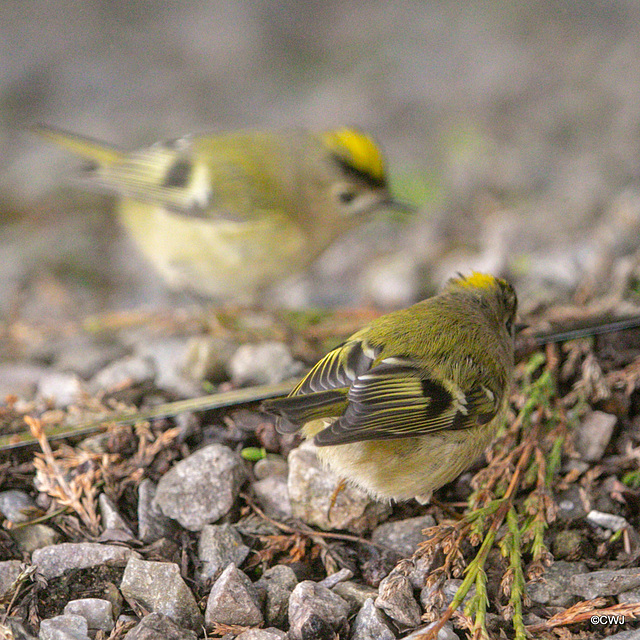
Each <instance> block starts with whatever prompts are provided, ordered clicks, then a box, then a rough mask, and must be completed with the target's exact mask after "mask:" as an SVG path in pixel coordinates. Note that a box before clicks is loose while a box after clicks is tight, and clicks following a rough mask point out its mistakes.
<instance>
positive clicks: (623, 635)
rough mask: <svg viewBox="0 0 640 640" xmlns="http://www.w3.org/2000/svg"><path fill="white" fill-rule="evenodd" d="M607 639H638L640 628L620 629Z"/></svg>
mask: <svg viewBox="0 0 640 640" xmlns="http://www.w3.org/2000/svg"><path fill="white" fill-rule="evenodd" d="M607 640H638V630H637V629H629V630H628V631H620V632H618V633H614V634H613V635H612V636H607Z"/></svg>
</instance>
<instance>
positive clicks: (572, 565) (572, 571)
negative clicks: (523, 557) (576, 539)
mask: <svg viewBox="0 0 640 640" xmlns="http://www.w3.org/2000/svg"><path fill="white" fill-rule="evenodd" d="M586 571H587V566H586V565H585V564H584V563H583V562H565V561H564V560H558V561H557V562H554V563H553V564H552V565H551V566H550V567H549V568H548V569H547V570H546V571H545V573H544V576H542V578H541V580H539V581H537V582H529V583H527V594H528V595H529V597H530V598H531V600H533V601H534V602H537V603H539V604H547V605H551V606H554V607H568V606H570V605H571V604H573V602H574V594H575V590H572V589H571V588H570V581H571V580H572V578H573V577H575V576H577V575H579V574H584V573H586Z"/></svg>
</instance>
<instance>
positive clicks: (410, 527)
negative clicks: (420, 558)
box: [371, 515, 436, 558]
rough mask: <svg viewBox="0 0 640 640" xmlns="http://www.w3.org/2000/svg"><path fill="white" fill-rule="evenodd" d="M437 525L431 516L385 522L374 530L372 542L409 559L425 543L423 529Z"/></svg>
mask: <svg viewBox="0 0 640 640" xmlns="http://www.w3.org/2000/svg"><path fill="white" fill-rule="evenodd" d="M435 524H436V521H435V520H434V519H433V516H430V515H425V516H418V517H417V518H406V519H405V520H396V521H395V522H385V523H384V524H381V525H380V526H378V527H376V528H375V529H374V530H373V533H372V534H371V541H372V542H375V543H376V544H380V545H382V546H384V547H387V548H388V549H391V550H393V551H395V552H396V553H398V554H399V555H400V556H402V557H403V558H408V557H409V556H411V555H413V553H414V552H415V551H416V549H417V548H418V545H419V544H420V543H421V542H424V539H425V538H424V535H423V534H422V531H423V529H427V528H429V527H433V526H435Z"/></svg>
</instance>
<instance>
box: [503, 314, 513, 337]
mask: <svg viewBox="0 0 640 640" xmlns="http://www.w3.org/2000/svg"><path fill="white" fill-rule="evenodd" d="M504 326H505V328H506V329H507V333H508V334H509V335H510V336H511V335H513V318H507V320H506V322H505V323H504Z"/></svg>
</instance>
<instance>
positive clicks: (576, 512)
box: [556, 484, 587, 523]
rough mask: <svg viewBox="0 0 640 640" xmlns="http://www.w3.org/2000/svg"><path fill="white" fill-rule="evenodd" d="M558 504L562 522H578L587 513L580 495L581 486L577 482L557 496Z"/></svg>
mask: <svg viewBox="0 0 640 640" xmlns="http://www.w3.org/2000/svg"><path fill="white" fill-rule="evenodd" d="M556 504H557V505H558V520H559V521H560V522H567V523H569V522H576V521H578V520H582V519H583V518H584V517H585V516H586V515H587V510H586V509H585V507H584V502H583V501H582V497H581V495H580V487H577V486H576V485H575V484H573V485H571V486H570V487H569V488H568V489H567V490H566V491H562V492H561V493H559V494H558V495H557V496H556Z"/></svg>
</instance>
